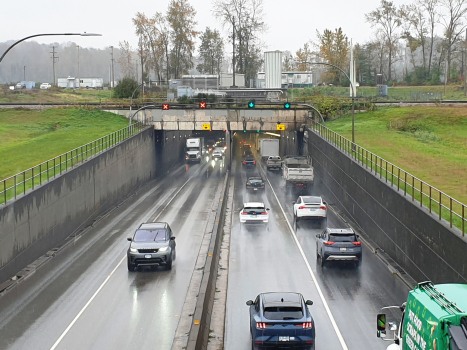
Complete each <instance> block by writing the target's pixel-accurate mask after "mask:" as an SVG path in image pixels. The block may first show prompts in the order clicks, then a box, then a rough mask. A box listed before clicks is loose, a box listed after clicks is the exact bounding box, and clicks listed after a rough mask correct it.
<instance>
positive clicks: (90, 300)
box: [50, 170, 199, 350]
mask: <svg viewBox="0 0 467 350" xmlns="http://www.w3.org/2000/svg"><path fill="white" fill-rule="evenodd" d="M198 172H199V170H198V171H197V172H196V173H195V174H197V173H198ZM195 174H193V175H192V176H190V177H189V178H188V180H186V182H185V183H184V184H183V185H182V187H180V188H179V189H178V191H177V192H176V193H175V194H174V195H173V196H172V198H171V199H170V200H169V202H168V203H167V204H166V205H165V207H164V208H163V209H162V211H161V212H160V213H159V215H157V217H156V218H155V219H154V222H155V221H156V220H157V219H158V218H159V217H160V216H161V215H162V213H163V212H164V210H165V209H166V208H167V207H168V206H169V204H170V203H171V202H172V201H173V200H174V199H175V197H176V196H177V195H178V194H179V193H180V191H181V190H182V189H183V188H184V187H185V186H186V184H187V183H188V182H189V181H190V180H191V179H192V178H193V176H194V175H195ZM125 259H126V254H125V256H124V257H123V258H122V260H120V262H119V263H118V264H117V266H115V268H114V269H113V270H112V272H111V273H110V275H108V276H107V278H106V279H105V281H104V282H103V283H102V284H101V285H100V287H99V288H98V289H97V290H96V292H95V293H94V294H93V295H92V297H91V299H89V300H88V302H87V303H86V305H84V306H83V308H82V309H81V311H80V312H79V313H78V314H77V315H76V317H75V318H74V319H73V321H71V323H70V324H69V326H68V327H67V328H66V329H65V330H64V331H63V333H62V335H60V337H59V338H58V339H57V341H56V342H55V344H54V345H52V347H51V348H50V350H55V349H56V348H57V346H58V344H60V342H61V341H62V340H63V338H64V337H65V336H66V335H67V333H68V332H69V331H70V329H71V327H73V325H74V324H75V323H76V321H78V319H79V318H80V316H81V315H82V314H83V312H84V311H85V310H86V309H87V307H88V306H89V305H90V304H91V302H92V301H93V300H94V298H95V297H96V296H97V294H99V292H100V291H101V289H102V288H103V287H104V286H105V284H106V283H107V282H108V281H109V279H110V277H112V275H113V273H114V272H115V271H116V270H117V269H118V267H119V266H120V265H121V264H122V262H123V261H125Z"/></svg>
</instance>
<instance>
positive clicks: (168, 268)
mask: <svg viewBox="0 0 467 350" xmlns="http://www.w3.org/2000/svg"><path fill="white" fill-rule="evenodd" d="M172 261H173V260H172V254H170V260H169V261H168V262H167V265H165V266H166V267H167V270H172Z"/></svg>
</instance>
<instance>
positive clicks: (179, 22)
mask: <svg viewBox="0 0 467 350" xmlns="http://www.w3.org/2000/svg"><path fill="white" fill-rule="evenodd" d="M195 16H196V11H195V9H194V8H193V7H192V6H191V5H190V4H189V3H188V0H171V1H170V3H169V7H168V9H167V15H166V17H167V22H168V24H169V25H170V39H171V43H172V49H171V52H170V61H171V68H172V72H173V75H174V77H175V78H179V77H180V76H181V75H182V74H184V73H185V72H187V71H188V69H190V68H193V52H194V50H195V42H194V40H195V38H196V36H197V35H198V32H197V31H195V29H194V28H195V26H196V24H197V22H196V21H195Z"/></svg>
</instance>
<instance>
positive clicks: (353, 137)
mask: <svg viewBox="0 0 467 350" xmlns="http://www.w3.org/2000/svg"><path fill="white" fill-rule="evenodd" d="M302 63H305V64H306V63H308V64H315V65H323V66H330V67H334V68H336V69H338V70H340V71H341V72H342V73H344V75H345V77H346V78H347V79H348V80H349V82H350V86H351V88H352V144H353V146H354V147H355V90H354V86H353V84H352V80H350V78H349V76H348V75H347V73H346V72H344V71H343V70H342V69H341V68H339V67H338V66H335V65H333V64H331V63H324V62H306V61H305V62H302Z"/></svg>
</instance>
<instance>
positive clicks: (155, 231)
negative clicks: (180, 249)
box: [127, 222, 175, 271]
mask: <svg viewBox="0 0 467 350" xmlns="http://www.w3.org/2000/svg"><path fill="white" fill-rule="evenodd" d="M128 241H130V242H131V243H130V247H129V248H128V251H127V258H128V271H135V269H136V268H137V267H138V266H158V265H164V266H166V267H167V269H168V270H170V269H171V268H172V262H173V260H175V237H174V236H173V233H172V229H171V228H170V226H169V224H168V223H166V222H149V223H146V224H141V225H140V226H139V227H138V229H137V230H136V232H135V234H134V236H133V238H128Z"/></svg>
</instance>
